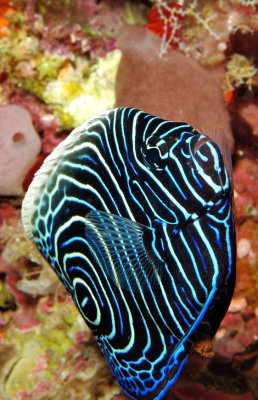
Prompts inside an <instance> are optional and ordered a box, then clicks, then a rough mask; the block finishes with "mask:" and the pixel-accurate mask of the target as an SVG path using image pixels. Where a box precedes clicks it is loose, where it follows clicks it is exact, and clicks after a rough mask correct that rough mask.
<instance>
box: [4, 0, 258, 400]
mask: <svg viewBox="0 0 258 400" xmlns="http://www.w3.org/2000/svg"><path fill="white" fill-rule="evenodd" d="M257 7H258V6H257V1H255V0H253V1H251V0H249V1H240V0H229V1H223V0H221V1H201V0H193V1H189V0H185V1H184V0H181V1H180V0H177V1H172V2H170V1H162V0H156V1H132V0H131V1H126V0H123V1H115V0H114V1H111V0H110V1H105V0H103V1H97V0H87V1H83V0H74V1H72V0H62V1H57V0H54V1H47V0H29V1H25V0H24V1H22V0H13V1H8V0H0V400H27V399H29V400H37V399H45V400H47V399H62V400H63V399H69V400H70V399H74V400H77V399H78V400H79V399H84V400H86V399H92V400H95V399H96V400H97V399H99V400H104V399H106V400H109V399H117V400H122V399H126V398H127V397H126V396H125V395H124V394H122V393H121V389H120V388H119V386H118V385H117V383H116V381H115V379H114V377H113V376H112V375H111V373H110V371H109V369H108V366H107V362H106V361H105V359H104V357H103V355H102V354H101V352H100V350H99V348H98V346H97V343H96V340H95V338H94V335H93V334H92V333H91V331H90V330H89V329H88V328H87V326H86V325H85V323H84V322H83V320H82V318H81V316H80V315H79V313H78V311H77V310H76V309H75V307H74V304H73V302H72V300H71V299H70V297H69V295H68V294H67V293H66V292H65V290H64V288H63V286H62V285H61V283H60V282H59V281H58V278H57V277H56V275H55V274H54V272H53V271H52V270H51V268H50V267H49V266H48V265H47V263H46V262H45V261H44V260H43V259H42V257H41V256H40V254H39V253H38V252H37V250H36V249H35V247H34V245H33V244H32V243H31V241H30V240H29V239H27V238H26V236H25V233H24V231H23V228H22V224H21V218H20V209H21V203H22V200H23V196H24V193H25V192H26V190H27V188H28V186H29V184H30V182H31V180H32V178H33V175H34V173H35V172H36V171H37V170H38V168H39V167H40V166H41V164H42V162H43V160H44V159H45V158H46V156H47V155H48V154H50V153H51V151H52V150H53V149H54V148H55V147H56V145H57V144H58V143H59V142H60V141H62V140H63V139H64V138H65V137H67V135H68V134H69V133H70V132H71V130H72V129H73V128H75V127H77V126H78V125H80V124H81V123H82V122H83V121H85V120H86V119H87V118H89V117H90V116H92V115H94V114H96V113H98V112H101V111H104V110H107V109H111V108H113V107H114V106H115V105H129V106H135V107H140V106H141V108H142V109H144V110H145V111H147V112H152V113H156V114H157V115H158V116H161V117H163V118H168V117H170V119H174V120H181V119H182V118H183V120H185V119H187V120H186V122H189V123H191V124H193V125H194V126H196V127H198V128H200V129H201V131H202V132H203V133H206V134H209V132H210V133H211V132H213V131H216V130H218V131H220V130H221V129H223V131H224V132H225V135H226V137H227V139H228V141H229V145H230V151H231V154H232V159H233V178H234V213H235V220H236V234H237V282H236V289H235V293H234V297H233V300H232V302H231V304H230V307H229V310H228V312H227V314H226V316H225V318H224V320H223V321H222V324H221V326H220V328H219V330H218V332H217V334H216V336H215V339H214V344H213V348H214V352H215V355H214V357H213V358H210V359H207V358H202V357H201V356H200V355H199V354H197V353H196V352H195V350H192V351H191V355H190V357H189V360H188V363H187V365H186V367H185V368H184V370H183V372H182V374H181V376H180V377H179V379H178V381H177V383H176V384H175V385H174V386H173V387H172V388H171V389H170V391H169V392H168V393H167V394H166V396H165V397H164V398H165V399H171V400H172V399H177V400H190V399H193V398H195V399H198V400H204V399H212V400H237V399H239V400H252V399H256V398H258V394H257V393H258V383H257V382H258V362H257V360H258V291H257V288H258V273H257V270H258V210H257V207H258V167H257V159H258V98H257V92H258V78H257V66H258V55H257V48H258V14H257ZM139 25H140V28H139ZM125 27H126V28H125ZM143 32H146V35H145V33H143ZM151 35H153V36H151ZM154 35H155V39H152V37H153V38H154ZM143 36H144V37H145V38H146V37H147V38H149V37H150V38H151V39H150V40H149V39H148V41H144V40H143ZM146 40H147V39H146ZM173 52H174V53H173ZM178 52H180V55H179V56H176V54H177V53H178ZM181 54H182V57H181ZM169 57H173V59H175V60H176V61H175V64H173V67H172V66H171V65H170V64H169V62H167V61H166V60H167V59H168V58H169ZM164 60H165V61H166V63H165V64H166V65H163V61H164ZM197 64H198V67H196V65H197ZM199 66H200V68H201V70H200V71H201V72H199V69H198V73H197V72H196V73H195V71H196V68H199ZM161 68H162V74H161V72H160V71H161ZM179 70H180V71H181V74H178V71H179ZM117 71H118V73H117ZM142 71H144V72H142ZM146 71H147V73H146ZM160 87H163V88H164V87H166V88H167V93H165V92H164V91H163V92H162V91H160ZM171 88H172V89H173V90H171V91H170V89H171ZM139 92H140V93H141V96H140V97H139V94H138V93H139ZM207 98H208V99H209V101H207V100H206V99H207ZM136 103H137V104H136ZM185 104H186V106H184V105H185ZM197 104H202V108H201V112H199V113H197V112H196V105H197ZM184 107H185V108H184Z"/></svg>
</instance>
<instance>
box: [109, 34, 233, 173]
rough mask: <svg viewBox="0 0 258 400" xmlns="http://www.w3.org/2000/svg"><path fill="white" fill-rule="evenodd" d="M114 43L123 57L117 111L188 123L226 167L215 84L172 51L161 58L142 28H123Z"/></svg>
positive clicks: (226, 125)
mask: <svg viewBox="0 0 258 400" xmlns="http://www.w3.org/2000/svg"><path fill="white" fill-rule="evenodd" d="M118 42H119V45H120V48H121V50H122V54H123V55H122V59H121V62H120V66H119V69H118V74H117V81H116V106H117V107H120V106H129V107H135V108H139V109H141V110H143V111H145V112H148V113H149V114H153V115H156V116H159V117H161V118H164V119H168V120H172V121H184V122H188V123H190V124H191V125H193V126H194V127H196V128H197V129H198V130H199V131H201V132H202V133H205V134H207V135H208V136H210V137H211V138H212V139H213V140H214V141H215V142H217V144H218V145H219V147H220V149H221V151H222V153H223V155H224V158H226V159H227V160H225V162H226V165H227V164H228V165H230V163H231V161H229V158H230V155H229V152H228V150H227V149H225V146H227V143H226V142H227V141H228V144H229V148H230V150H231V153H232V151H233V146H234V140H233V136H232V133H231V129H230V119H229V114H228V112H227V110H226V109H225V105H224V100H223V94H222V90H221V88H220V86H219V84H218V82H217V81H216V79H215V78H214V77H213V76H212V75H211V74H210V73H209V72H207V71H206V70H205V69H204V68H203V67H201V66H200V65H199V64H198V63H197V62H196V61H195V60H193V59H191V58H188V57H186V56H185V55H183V54H182V53H180V52H179V51H175V50H173V49H172V48H171V49H169V50H168V52H167V54H165V55H164V56H162V57H160V56H159V52H160V48H161V39H160V38H159V37H158V36H156V35H154V34H153V33H151V32H150V31H148V30H147V29H146V28H144V27H140V26H127V27H124V28H122V30H121V31H120V32H119V35H118ZM225 138H227V140H225ZM228 168H229V169H231V168H230V167H229V166H228Z"/></svg>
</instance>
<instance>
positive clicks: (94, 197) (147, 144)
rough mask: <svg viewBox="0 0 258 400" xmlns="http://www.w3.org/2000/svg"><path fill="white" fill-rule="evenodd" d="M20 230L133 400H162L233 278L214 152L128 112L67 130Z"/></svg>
mask: <svg viewBox="0 0 258 400" xmlns="http://www.w3.org/2000/svg"><path fill="white" fill-rule="evenodd" d="M22 216H23V223H24V227H25V230H26V232H27V234H28V235H29V236H30V237H31V238H32V239H33V240H34V242H35V243H36V245H37V247H38V248H39V250H40V251H41V252H42V254H43V256H44V257H45V258H46V259H47V260H48V262H49V263H50V265H51V266H52V268H53V269H54V270H55V271H56V273H57V274H58V276H59V278H60V279H61V281H62V282H63V283H64V285H65V287H66V288H67V290H68V291H69V292H70V293H71V295H72V297H73V299H74V301H75V304H76V305H77V307H78V309H79V311H80V313H81V314H82V316H83V318H84V319H85V321H86V322H87V324H88V325H89V326H90V328H91V329H92V330H93V332H94V333H95V335H96V337H97V339H98V342H99V343H100V345H101V348H102V350H103V352H104V354H105V356H106V357H107V360H108V362H109V365H110V368H111V370H112V372H113V374H114V375H115V377H116V378H117V380H118V382H119V384H120V385H121V387H122V388H123V390H124V391H125V393H126V394H128V395H129V396H130V397H131V398H132V399H143V400H144V399H146V400H148V399H160V398H161V397H162V396H163V395H164V393H165V392H166V391H167V390H168V388H169V387H170V386H171V385H173V383H174V382H175V380H176V379H177V377H178V376H179V374H180V372H181V370H182V368H183V365H184V363H185V361H186V359H187V356H188V353H189V350H190V347H191V343H192V342H198V341H201V340H203V339H206V338H208V339H209V338H212V337H213V336H214V335H215V333H216V331H217V329H218V326H219V324H220V322H221V320H222V318H223V316H224V314H225V312H226V310H227V307H228V304H229V302H230V299H231V297H232V293H233V289H234V280H235V234H234V221H233V215H232V209H231V186H230V180H229V177H228V173H227V170H226V168H225V167H224V163H223V159H222V156H221V153H220V151H219V149H218V147H217V145H216V144H215V143H214V142H212V141H211V140H210V139H209V138H208V137H206V136H205V135H200V134H199V133H198V132H197V131H196V130H195V129H194V128H193V127H191V126H190V125H189V124H186V123H177V122H171V121H164V120H162V119H160V118H158V117H153V116H151V115H148V114H146V113H144V112H142V111H139V110H136V109H133V108H118V109H115V110H111V111H108V112H105V113H103V114H100V115H98V116H96V117H93V118H91V119H90V120H89V121H87V122H85V123H84V124H83V125H82V126H81V127H79V128H77V129H75V130H74V131H73V132H72V133H71V134H70V135H69V136H68V138H67V139H66V140H65V141H64V142H62V143H61V144H60V145H59V146H58V147H57V148H56V149H55V150H54V152H53V153H52V154H51V155H50V156H49V157H48V158H47V159H46V161H45V163H44V165H43V166H42V167H41V169H40V170H39V171H38V173H37V174H36V176H35V178H34V180H33V182H32V184H31V186H30V188H29V190H28V193H27V194H26V197H25V200H24V203H23V209H22Z"/></svg>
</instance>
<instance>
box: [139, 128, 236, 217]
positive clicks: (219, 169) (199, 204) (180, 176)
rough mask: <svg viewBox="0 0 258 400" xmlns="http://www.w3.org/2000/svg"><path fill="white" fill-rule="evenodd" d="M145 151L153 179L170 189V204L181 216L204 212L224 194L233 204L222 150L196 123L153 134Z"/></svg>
mask: <svg viewBox="0 0 258 400" xmlns="http://www.w3.org/2000/svg"><path fill="white" fill-rule="evenodd" d="M178 125H179V126H180V123H178ZM141 152H142V158H143V163H144V165H145V166H146V168H148V169H149V171H150V172H151V174H152V177H153V182H154V181H157V180H158V181H159V182H160V183H161V184H162V187H163V188H164V189H165V190H167V192H168V196H167V197H166V200H167V203H166V205H167V207H168V208H171V209H172V210H173V211H174V213H176V215H177V218H178V220H180V221H182V220H184V221H186V220H188V219H189V218H191V217H193V216H194V217H195V218H196V215H197V216H200V215H201V214H203V213H204V212H205V210H207V209H209V208H210V207H212V206H213V205H214V204H215V203H216V202H217V201H219V200H220V199H221V198H228V199H229V200H230V204H231V199H232V188H231V181H230V179H229V173H228V171H227V168H226V166H225V164H224V161H223V157H222V154H221V151H220V149H219V147H218V145H217V144H216V143H215V142H214V141H212V140H211V139H210V138H209V137H208V136H206V135H203V134H199V133H198V132H197V131H196V130H195V129H194V128H193V127H191V126H188V127H187V128H184V129H177V131H176V132H175V133H174V134H173V133H168V134H167V135H164V134H162V135H153V136H150V137H149V138H147V139H146V141H145V143H143V145H142V151H141ZM153 187H154V185H153ZM169 194H170V196H169ZM153 204H155V200H154V198H153ZM157 207H160V204H157ZM167 222H169V220H168V221H167ZM170 222H171V220H170Z"/></svg>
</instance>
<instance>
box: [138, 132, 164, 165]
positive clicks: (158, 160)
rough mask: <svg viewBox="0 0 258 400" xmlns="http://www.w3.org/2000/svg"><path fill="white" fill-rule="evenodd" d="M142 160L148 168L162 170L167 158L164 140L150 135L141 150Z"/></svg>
mask: <svg viewBox="0 0 258 400" xmlns="http://www.w3.org/2000/svg"><path fill="white" fill-rule="evenodd" d="M142 155H143V161H144V163H145V165H146V166H147V167H148V168H149V169H152V170H153V169H155V170H162V169H164V168H165V166H166V163H167V158H168V146H167V143H166V141H165V140H162V139H159V138H154V137H151V138H150V139H149V140H148V141H147V143H146V145H145V146H144V148H143V150H142Z"/></svg>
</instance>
